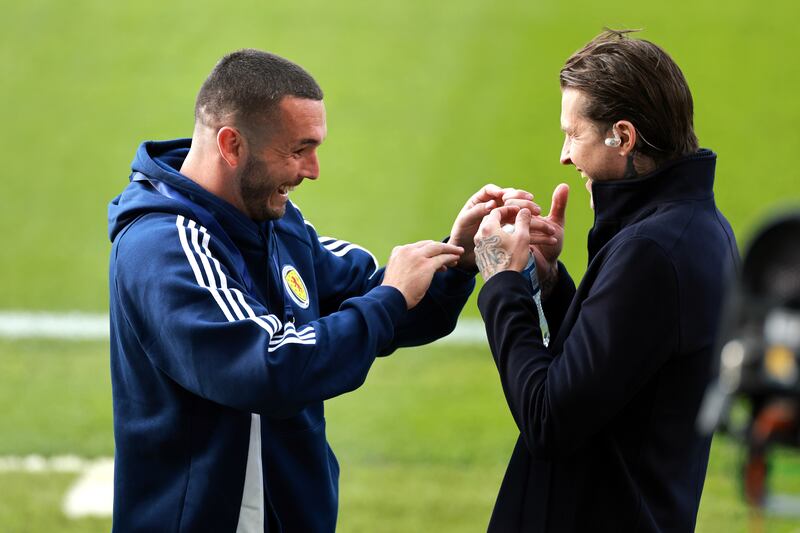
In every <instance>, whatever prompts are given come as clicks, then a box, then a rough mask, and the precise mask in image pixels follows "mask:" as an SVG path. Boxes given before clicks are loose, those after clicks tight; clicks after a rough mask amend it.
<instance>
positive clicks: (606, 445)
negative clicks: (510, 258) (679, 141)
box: [478, 150, 739, 533]
mask: <svg viewBox="0 0 800 533" xmlns="http://www.w3.org/2000/svg"><path fill="white" fill-rule="evenodd" d="M715 163H716V155H715V154H713V153H712V152H710V151H708V150H701V151H699V152H698V153H696V154H694V155H692V156H688V157H686V158H684V159H681V160H677V161H674V162H672V163H670V164H667V165H666V166H664V167H663V168H660V169H658V170H657V171H655V172H654V173H652V174H650V175H648V176H644V177H642V178H638V179H628V180H620V181H607V182H594V183H593V185H592V192H593V197H594V204H595V223H594V227H593V228H592V230H591V232H590V233H589V266H588V267H587V269H586V274H585V275H584V277H583V280H582V281H581V283H580V286H579V287H578V288H577V290H576V288H575V285H574V284H573V282H572V280H571V279H570V277H569V275H568V274H567V272H566V270H565V269H564V267H563V265H559V281H558V283H557V285H556V286H555V288H554V289H553V292H552V294H551V295H550V297H549V298H548V300H547V301H546V303H545V315H546V318H547V321H548V324H549V326H550V331H551V334H552V335H553V342H551V344H550V346H549V348H547V347H545V346H544V345H543V343H542V338H541V332H540V330H539V327H538V313H537V312H536V309H535V306H534V304H533V300H532V299H531V297H530V295H529V291H528V289H527V284H526V280H525V279H524V278H523V277H522V276H521V275H520V274H519V273H517V272H513V271H508V272H501V273H498V274H497V275H495V276H493V277H492V278H490V279H489V281H488V282H487V283H486V284H485V285H484V287H483V289H482V290H481V293H480V295H479V297H478V307H479V308H480V310H481V314H482V315H483V318H484V321H485V323H486V331H487V334H488V337H489V343H490V345H491V348H492V353H493V355H494V357H495V360H496V363H497V368H498V370H499V372H500V380H501V382H502V385H503V390H504V392H505V396H506V399H507V401H508V405H509V407H510V408H511V413H512V415H513V417H514V420H515V422H516V423H517V426H518V427H519V430H520V437H519V439H518V440H517V444H516V447H515V448H514V452H513V455H512V457H511V461H510V463H509V465H508V469H507V471H506V476H505V479H504V480H503V484H502V487H501V488H500V494H499V495H498V497H497V503H496V504H495V508H494V512H493V514H492V519H491V522H490V525H489V531H490V532H502V533H506V532H522V531H525V532H583V531H615V532H616V531H626V532H628V531H631V532H633V531H637V532H663V531H673V532H686V531H692V530H693V529H694V525H695V519H696V516H697V510H698V506H699V503H700V494H701V492H702V489H703V481H704V479H705V473H706V466H707V464H708V453H709V447H710V443H711V438H710V437H709V436H704V435H699V434H698V433H697V431H696V429H695V419H696V417H697V412H698V409H699V405H700V402H701V399H702V398H703V394H704V392H705V389H706V387H707V385H708V382H709V380H710V374H711V371H712V355H713V349H714V343H715V335H716V331H717V327H718V323H719V320H720V312H721V307H722V302H723V292H724V288H725V282H724V280H725V278H726V274H730V273H731V272H732V271H733V269H734V268H735V265H736V264H737V262H738V257H739V256H738V252H737V249H736V241H735V239H734V236H733V232H732V231H731V228H730V225H729V224H728V222H727V221H726V220H725V218H724V217H723V216H722V214H721V213H720V212H719V210H718V209H717V207H716V205H715V203H714V195H713V190H712V186H713V182H714V166H715Z"/></svg>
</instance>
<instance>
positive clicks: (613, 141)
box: [603, 126, 622, 148]
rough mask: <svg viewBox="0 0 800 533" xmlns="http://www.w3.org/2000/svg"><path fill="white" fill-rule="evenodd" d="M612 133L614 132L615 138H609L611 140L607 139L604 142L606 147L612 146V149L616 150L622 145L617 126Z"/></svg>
mask: <svg viewBox="0 0 800 533" xmlns="http://www.w3.org/2000/svg"><path fill="white" fill-rule="evenodd" d="M611 131H613V132H614V136H613V137H609V138H607V139H606V140H605V141H603V142H604V143H605V145H606V146H610V147H611V148H616V147H617V146H619V145H620V144H622V139H620V138H619V133H617V128H616V126H615V127H613V128H612V129H611Z"/></svg>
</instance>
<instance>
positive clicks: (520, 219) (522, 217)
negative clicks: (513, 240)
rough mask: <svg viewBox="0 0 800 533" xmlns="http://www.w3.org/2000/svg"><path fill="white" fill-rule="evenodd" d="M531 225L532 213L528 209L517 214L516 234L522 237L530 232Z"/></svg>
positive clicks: (515, 222)
mask: <svg viewBox="0 0 800 533" xmlns="http://www.w3.org/2000/svg"><path fill="white" fill-rule="evenodd" d="M530 225H531V212H530V211H528V210H527V209H524V208H523V209H520V210H519V213H517V219H516V220H515V221H514V233H516V234H517V235H522V234H524V233H526V232H528V228H529V227H530Z"/></svg>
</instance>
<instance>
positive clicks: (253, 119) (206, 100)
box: [194, 48, 323, 133]
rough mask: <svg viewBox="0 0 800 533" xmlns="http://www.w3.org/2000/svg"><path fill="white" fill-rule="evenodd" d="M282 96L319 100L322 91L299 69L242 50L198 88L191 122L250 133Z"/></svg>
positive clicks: (221, 63)
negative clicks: (228, 126)
mask: <svg viewBox="0 0 800 533" xmlns="http://www.w3.org/2000/svg"><path fill="white" fill-rule="evenodd" d="M284 96H294V97H297V98H308V99H310V100H322V96H323V95H322V89H321V88H320V86H319V85H318V84H317V82H316V81H315V80H314V78H312V77H311V75H310V74H309V73H308V72H306V71H305V70H304V69H303V68H302V67H300V66H299V65H296V64H295V63H292V62H291V61H289V60H287V59H284V58H282V57H280V56H277V55H275V54H270V53H269V52H263V51H261V50H255V49H253V48H245V49H242V50H237V51H235V52H232V53H230V54H228V55H226V56H225V57H223V58H222V59H220V60H219V62H218V63H217V65H216V66H215V67H214V70H212V71H211V74H209V75H208V78H207V79H206V81H205V82H204V83H203V85H202V87H200V91H199V92H198V93H197V101H196V103H195V106H194V117H195V121H197V122H200V123H202V124H205V125H207V126H211V127H219V126H220V125H221V123H222V122H223V121H225V120H226V119H230V120H232V122H233V123H234V124H235V125H236V126H237V127H240V128H243V129H245V130H247V131H249V132H251V133H254V132H256V131H258V126H259V125H261V126H263V125H264V124H265V123H267V122H268V121H269V119H270V118H271V117H272V113H273V112H274V111H275V110H276V109H277V106H278V104H279V103H280V101H281V99H282V98H283V97H284Z"/></svg>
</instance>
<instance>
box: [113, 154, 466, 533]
mask: <svg viewBox="0 0 800 533" xmlns="http://www.w3.org/2000/svg"><path fill="white" fill-rule="evenodd" d="M188 149H189V140H188V139H186V140H177V141H171V142H163V143H155V142H153V143H145V144H143V145H142V146H141V147H140V149H139V151H138V153H137V155H136V159H135V160H134V163H133V170H134V171H138V173H137V174H134V176H133V178H134V181H133V182H132V183H131V184H130V185H128V187H127V188H126V189H125V191H124V192H123V193H122V195H120V196H119V197H117V198H116V199H114V201H113V202H112V203H111V205H110V206H109V233H110V236H111V239H112V240H113V243H114V244H113V247H112V250H111V271H110V292H111V295H110V296H111V382H112V387H113V399H114V436H115V442H116V454H115V455H116V457H115V459H116V461H115V472H114V531H115V532H133V531H143V532H144V531H147V532H151V531H175V532H178V531H192V532H197V531H209V532H215V533H217V532H233V531H259V532H262V531H269V532H273V533H274V532H280V531H285V532H296V531H302V532H332V531H333V530H334V529H335V525H336V512H337V504H338V480H339V465H338V464H337V461H336V458H335V457H334V455H333V452H332V451H331V449H330V447H329V446H328V443H327V441H326V438H325V418H324V413H323V401H324V400H326V399H328V398H333V397H334V396H337V395H339V394H342V393H345V392H347V391H351V390H353V389H355V388H357V387H358V386H360V385H361V384H362V383H363V381H364V379H365V378H366V375H367V372H368V371H369V368H370V366H371V365H372V363H373V361H374V360H375V356H376V355H386V354H388V353H390V352H392V351H394V350H395V349H396V348H398V347H400V346H408V345H415V344H421V343H424V342H429V341H431V340H433V339H435V338H438V337H441V336H443V335H445V334H447V333H448V332H449V331H451V330H452V329H453V327H454V326H455V323H456V318H457V316H458V313H459V311H460V310H461V308H462V306H463V305H464V303H465V302H466V300H467V298H468V296H469V294H470V292H471V290H472V287H473V283H474V280H473V279H472V278H473V276H471V275H466V274H464V273H463V272H459V271H456V270H452V269H451V270H448V271H447V272H444V273H439V274H436V276H435V277H434V281H433V283H432V285H431V288H430V290H429V291H428V293H427V295H426V296H425V298H424V299H423V301H422V302H421V303H420V304H419V305H418V306H417V307H415V308H414V309H412V310H411V311H410V312H407V311H406V304H405V300H404V299H403V296H402V295H401V294H400V292H399V291H398V290H397V289H395V288H392V287H385V286H380V283H381V280H382V278H383V270H382V269H379V268H378V264H377V262H376V261H375V258H374V257H372V255H371V254H370V253H369V252H367V251H366V250H364V249H363V248H361V247H360V246H357V245H354V244H351V243H348V242H345V241H341V240H337V239H333V238H330V237H321V236H318V235H317V232H316V230H315V229H314V227H313V226H312V225H311V224H310V223H308V222H307V221H305V220H304V219H303V215H302V214H301V213H300V211H299V210H298V209H297V208H296V207H295V206H294V205H292V204H291V203H289V204H288V205H287V208H286V214H285V215H284V216H283V217H282V218H281V219H280V220H275V221H270V222H265V223H261V224H257V223H255V222H253V221H252V220H250V219H249V218H247V217H246V216H245V215H243V214H242V213H240V212H239V211H237V210H236V209H234V208H233V207H232V206H231V205H230V204H227V203H226V202H224V201H222V200H221V199H219V198H217V197H216V196H214V195H212V194H210V193H209V192H207V191H205V190H204V189H202V188H201V187H199V186H198V185H197V184H195V183H194V182H192V181H190V180H189V179H188V178H186V177H185V176H182V175H181V174H180V173H179V172H178V170H177V169H179V168H180V165H181V162H182V161H183V159H184V158H185V156H186V153H187V151H188ZM137 179H141V180H142V181H136V180H137ZM164 184H166V185H168V187H169V188H167V189H166V192H169V191H170V190H171V191H172V192H173V193H175V192H176V191H177V193H178V196H177V199H180V198H181V195H182V197H183V198H184V199H185V200H186V202H185V203H184V202H181V201H178V200H176V197H174V196H173V197H170V196H168V195H165V193H164V192H159V191H161V190H162V189H163V186H164ZM159 187H161V189H159ZM204 212H205V214H206V215H209V216H207V217H204V216H203V215H204ZM205 226H207V227H205Z"/></svg>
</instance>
